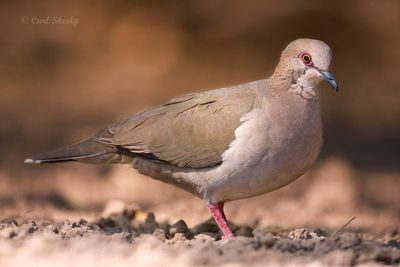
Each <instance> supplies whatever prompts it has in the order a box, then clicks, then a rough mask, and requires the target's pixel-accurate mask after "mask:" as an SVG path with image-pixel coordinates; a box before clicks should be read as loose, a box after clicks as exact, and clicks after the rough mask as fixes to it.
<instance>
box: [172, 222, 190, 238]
mask: <svg viewBox="0 0 400 267" xmlns="http://www.w3.org/2000/svg"><path fill="white" fill-rule="evenodd" d="M187 230H188V227H187V225H186V223H185V221H183V220H179V221H177V222H176V223H174V224H173V225H171V228H170V229H169V234H170V235H172V236H173V235H175V234H177V233H185V232H186V231H187Z"/></svg>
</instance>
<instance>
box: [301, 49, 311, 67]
mask: <svg viewBox="0 0 400 267" xmlns="http://www.w3.org/2000/svg"><path fill="white" fill-rule="evenodd" d="M299 58H300V59H301V61H303V63H304V65H306V66H312V65H313V62H312V57H311V55H310V54H309V53H307V52H302V53H300V55H299Z"/></svg>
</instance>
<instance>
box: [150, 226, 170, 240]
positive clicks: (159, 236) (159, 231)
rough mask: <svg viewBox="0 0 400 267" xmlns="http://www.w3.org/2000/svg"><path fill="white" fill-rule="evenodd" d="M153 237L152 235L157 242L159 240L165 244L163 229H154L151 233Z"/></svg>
mask: <svg viewBox="0 0 400 267" xmlns="http://www.w3.org/2000/svg"><path fill="white" fill-rule="evenodd" d="M153 235H154V236H155V237H156V238H157V239H159V240H161V241H163V242H165V240H166V239H167V238H166V236H165V230H164V229H161V228H156V229H155V230H154V232H153Z"/></svg>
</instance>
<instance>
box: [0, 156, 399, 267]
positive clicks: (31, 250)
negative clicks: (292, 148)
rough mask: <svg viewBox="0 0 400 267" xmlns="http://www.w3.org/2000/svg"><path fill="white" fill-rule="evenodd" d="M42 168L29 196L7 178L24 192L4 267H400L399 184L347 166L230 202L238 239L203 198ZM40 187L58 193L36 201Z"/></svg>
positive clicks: (2, 250) (9, 215)
mask: <svg viewBox="0 0 400 267" xmlns="http://www.w3.org/2000/svg"><path fill="white" fill-rule="evenodd" d="M72 167H73V168H72ZM37 168H39V169H37ZM40 168H42V166H40V167H32V171H33V172H38V173H40V174H41V175H43V176H42V177H41V178H40V179H37V180H36V181H34V180H31V182H30V183H29V184H26V185H25V190H26V194H25V193H24V192H23V190H22V188H24V186H21V184H19V186H18V187H16V186H15V188H13V186H12V182H11V181H9V182H8V183H7V182H5V181H7V178H6V177H4V176H3V177H2V178H3V179H2V180H0V181H3V186H2V187H1V188H3V189H4V188H7V191H8V194H10V196H11V195H13V194H15V191H14V192H13V190H16V189H18V190H19V194H18V196H19V198H16V200H11V198H10V201H8V202H5V201H3V203H4V204H3V205H2V209H1V211H2V213H1V215H2V217H1V218H0V266H11V267H12V266H26V264H27V263H29V264H30V266H54V264H55V262H56V263H57V266H71V265H72V266H93V265H96V266H110V265H113V266H160V265H163V264H172V263H173V265H174V266H249V265H251V266H278V265H279V266H282V265H285V266H299V265H301V266H338V265H345V266H347V265H360V266H382V265H394V266H395V265H399V264H400V225H399V221H400V212H399V211H400V210H399V203H400V197H399V194H398V193H397V192H396V190H397V189H396V188H395V187H394V188H392V189H390V187H392V185H393V181H394V179H398V176H397V175H396V174H390V173H377V174H375V175H379V176H380V182H379V186H380V188H377V187H376V184H375V181H376V176H374V177H373V178H370V176H371V174H368V175H367V174H363V173H361V172H358V171H356V170H355V169H354V168H353V167H352V166H351V165H350V164H349V163H348V162H347V161H345V160H344V159H341V158H330V159H326V160H323V161H321V162H320V163H319V164H318V165H317V166H316V168H314V170H313V171H311V172H310V173H308V174H306V175H305V176H304V177H302V178H300V180H298V181H297V182H295V183H294V184H292V185H290V186H288V187H286V188H283V189H281V190H278V191H275V192H272V193H270V194H267V195H265V196H261V197H257V198H253V199H249V200H241V201H235V202H232V203H228V204H227V216H228V218H229V220H230V222H231V226H232V228H233V229H234V232H235V234H236V235H237V238H236V239H232V240H231V239H228V240H225V239H222V240H221V238H220V234H219V232H218V229H217V227H216V225H215V224H214V222H213V221H212V220H211V218H210V216H209V214H208V211H207V209H206V208H205V205H204V203H202V202H201V201H200V200H199V199H197V198H195V197H192V196H191V195H189V194H187V193H185V192H182V191H180V190H178V189H175V188H172V187H170V186H169V185H164V184H162V183H159V182H157V181H153V180H151V179H148V178H145V177H143V176H140V175H138V174H137V173H136V172H135V171H133V170H131V169H129V168H128V167H115V168H111V169H109V170H99V168H98V167H97V168H96V167H95V166H86V165H78V164H67V165H53V166H50V167H46V166H44V167H43V168H45V169H44V170H40ZM52 169H53V171H52ZM99 176H100V177H102V178H101V179H99ZM83 177H84V178H83ZM82 179H85V181H84V182H83V181H82ZM360 179H363V180H362V181H363V183H362V185H363V186H361V187H360V186H359V183H358V181H359V180H360ZM385 184H386V186H387V187H388V188H386V189H385V188H384V187H385ZM40 188H46V192H48V191H49V190H48V188H52V189H51V190H50V191H51V192H52V193H48V194H47V195H46V194H43V196H42V197H37V196H36V197H34V196H33V195H29V192H40ZM377 189H379V190H377ZM383 189H385V191H383ZM21 190H22V192H21ZM390 190H392V191H390ZM5 191H6V190H3V192H0V193H1V195H2V196H3V199H6V197H4V196H5V195H7V192H5ZM14 199H15V198H14ZM353 217H356V218H355V219H354V220H353V221H351V222H350V223H349V224H348V225H346V223H347V222H349V221H350V220H351V219H352V218H353Z"/></svg>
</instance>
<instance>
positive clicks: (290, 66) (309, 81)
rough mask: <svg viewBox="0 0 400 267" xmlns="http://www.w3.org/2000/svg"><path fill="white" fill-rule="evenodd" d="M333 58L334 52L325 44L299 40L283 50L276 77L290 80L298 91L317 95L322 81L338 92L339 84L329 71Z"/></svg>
mask: <svg viewBox="0 0 400 267" xmlns="http://www.w3.org/2000/svg"><path fill="white" fill-rule="evenodd" d="M331 58H332V50H331V48H330V47H329V46H328V45H327V44H325V43H324V42H322V41H319V40H313V39H297V40H295V41H293V42H291V43H290V44H289V45H288V46H287V47H286V48H285V50H283V52H282V55H281V58H280V62H279V64H278V66H277V68H276V70H275V73H274V75H277V76H280V77H286V78H288V79H290V80H291V82H292V83H293V87H294V88H295V87H296V86H297V87H298V88H297V89H298V90H302V91H303V90H305V91H307V90H308V91H309V92H310V93H311V94H312V93H315V94H317V92H315V90H316V88H317V85H318V83H319V82H320V81H322V80H325V81H326V82H328V84H329V85H330V86H331V87H332V88H333V89H334V90H335V91H338V88H339V87H338V84H337V82H336V80H335V78H334V76H333V74H332V73H331V72H330V71H329V65H330V63H331ZM295 89H296V88H295ZM297 89H296V90H297Z"/></svg>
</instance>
